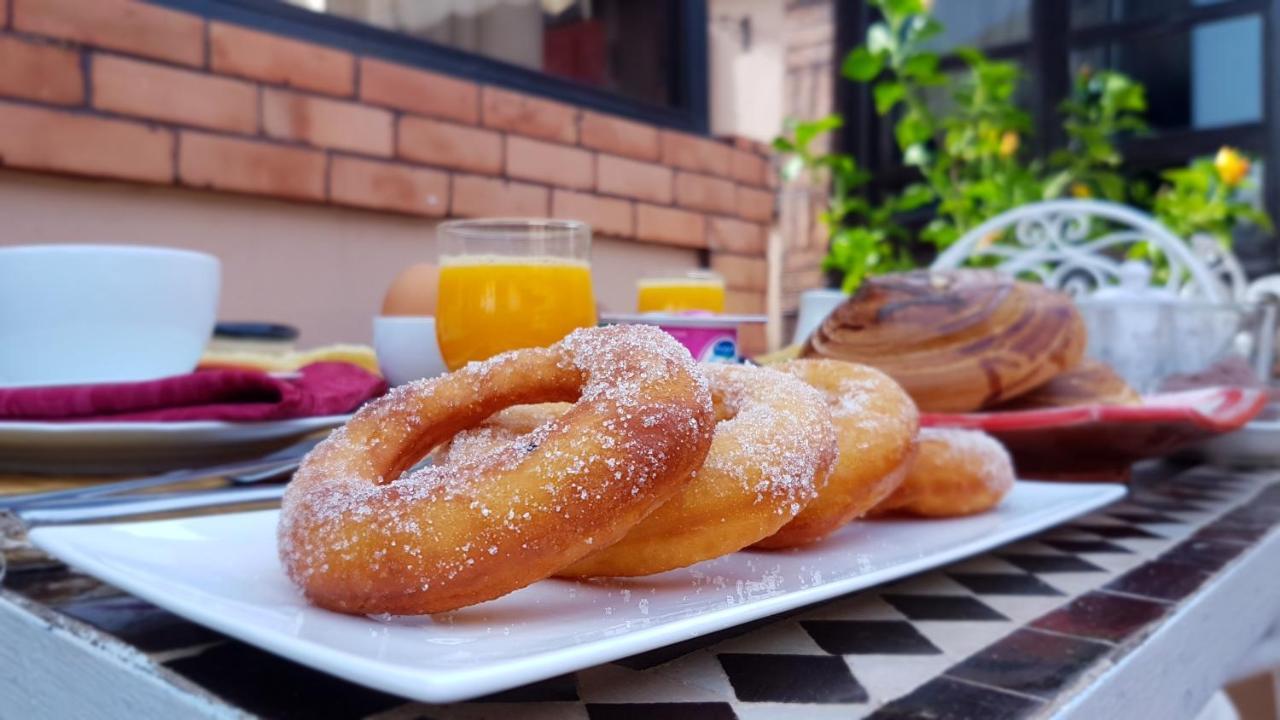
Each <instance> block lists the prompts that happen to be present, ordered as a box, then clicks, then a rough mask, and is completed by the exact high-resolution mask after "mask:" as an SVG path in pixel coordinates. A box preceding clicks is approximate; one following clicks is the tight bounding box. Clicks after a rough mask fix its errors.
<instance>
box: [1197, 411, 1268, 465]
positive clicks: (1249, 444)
mask: <svg viewBox="0 0 1280 720" xmlns="http://www.w3.org/2000/svg"><path fill="white" fill-rule="evenodd" d="M1193 452H1194V453H1195V454H1196V455H1199V456H1201V457H1204V458H1207V459H1208V460H1210V461H1212V462H1214V463H1218V464H1222V465H1235V466H1244V467H1271V468H1274V467H1280V420H1254V421H1253V422H1251V423H1248V424H1246V425H1245V426H1244V427H1242V428H1240V429H1239V430H1236V431H1235V432H1231V433H1227V434H1226V435H1219V436H1218V437H1215V438H1212V439H1209V440H1206V441H1205V442H1203V443H1201V444H1200V445H1197V446H1196V447H1195V448H1193Z"/></svg>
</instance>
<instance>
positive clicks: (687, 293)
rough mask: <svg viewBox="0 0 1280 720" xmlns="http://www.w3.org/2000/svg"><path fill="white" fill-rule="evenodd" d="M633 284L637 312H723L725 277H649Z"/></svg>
mask: <svg viewBox="0 0 1280 720" xmlns="http://www.w3.org/2000/svg"><path fill="white" fill-rule="evenodd" d="M636 288H637V291H638V292H637V296H636V312H642V313H647V312H683V311H686V310H705V311H707V312H714V313H720V312H724V280H722V279H720V278H718V277H696V276H695V277H670V278H650V279H645V280H641V281H640V282H638V283H636Z"/></svg>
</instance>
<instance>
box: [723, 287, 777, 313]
mask: <svg viewBox="0 0 1280 720" xmlns="http://www.w3.org/2000/svg"><path fill="white" fill-rule="evenodd" d="M767 297H768V296H767V295H765V293H763V292H752V291H749V290H726V291H725V294H724V311H725V312H727V313H734V314H741V315H762V314H764V313H765V311H766V305H767Z"/></svg>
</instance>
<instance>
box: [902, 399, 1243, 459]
mask: <svg viewBox="0 0 1280 720" xmlns="http://www.w3.org/2000/svg"><path fill="white" fill-rule="evenodd" d="M1266 404H1267V391H1266V390H1265V389H1262V388H1243V387H1214V388H1204V389H1201V390H1188V391H1185V392H1177V393H1165V394H1161V395H1149V396H1147V397H1145V398H1143V402H1142V404H1141V405H1078V406H1075V407H1063V408H1050V409H1046V410H1017V411H1011V412H989V413H964V414H947V413H925V414H924V417H923V418H922V423H923V424H924V425H926V426H933V427H961V428H975V429H979V430H985V431H987V432H988V433H990V434H992V435H994V436H995V437H997V438H999V440H1000V442H1002V443H1004V445H1005V447H1007V448H1009V452H1010V453H1011V454H1012V455H1013V459H1014V464H1015V465H1017V468H1018V474H1019V475H1020V476H1021V477H1026V478H1036V479H1051V480H1117V481H1124V480H1126V479H1128V476H1129V466H1130V465H1132V464H1133V463H1134V461H1136V460H1141V459H1143V458H1149V457H1157V456H1160V455H1167V454H1169V453H1171V452H1173V451H1175V450H1178V449H1180V448H1183V447H1185V446H1187V445H1190V444H1192V443H1196V442H1199V441H1201V440H1205V439H1208V438H1211V437H1213V436H1215V435H1221V434H1223V433H1229V432H1231V431H1233V430H1237V429H1239V428H1240V427H1242V426H1243V425H1244V424H1245V423H1247V422H1249V421H1250V420H1251V419H1253V417H1254V416H1256V415H1257V414H1258V413H1259V412H1261V411H1262V408H1263V407H1264V406H1265V405H1266Z"/></svg>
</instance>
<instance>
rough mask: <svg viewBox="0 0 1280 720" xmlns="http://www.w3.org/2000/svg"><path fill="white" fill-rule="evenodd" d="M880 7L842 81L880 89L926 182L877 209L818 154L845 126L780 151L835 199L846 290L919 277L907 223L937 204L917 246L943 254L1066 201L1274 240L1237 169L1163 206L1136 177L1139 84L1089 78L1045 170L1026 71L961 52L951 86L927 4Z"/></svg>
mask: <svg viewBox="0 0 1280 720" xmlns="http://www.w3.org/2000/svg"><path fill="white" fill-rule="evenodd" d="M871 2H872V4H873V5H875V6H876V7H877V8H878V9H879V10H880V13H881V16H882V18H881V20H880V21H879V22H876V23H874V24H873V25H872V26H871V27H870V28H868V30H867V35H866V41H865V42H864V43H863V44H862V45H860V46H858V47H857V48H854V50H852V51H851V52H850V53H849V55H848V57H846V58H845V61H844V63H843V65H842V67H841V72H842V74H843V75H844V76H845V77H846V78H848V79H850V80H853V81H855V82H859V83H866V84H869V85H870V86H871V91H872V97H873V98H874V101H875V108H876V112H877V114H879V115H880V116H882V117H887V118H892V120H893V130H894V138H895V140H896V143H897V146H898V149H899V150H900V152H901V154H902V159H903V163H904V164H906V165H908V166H911V167H914V168H916V169H917V170H918V171H919V174H920V177H919V180H918V181H916V182H913V183H911V184H909V185H907V186H906V187H905V188H903V189H902V190H901V191H900V192H897V193H889V194H885V195H883V196H882V197H880V198H879V199H877V200H876V201H872V200H871V199H870V198H868V197H867V195H866V193H865V189H866V186H867V184H868V183H869V181H870V179H871V178H870V175H869V174H868V173H867V172H866V171H865V170H862V169H861V168H860V167H859V166H858V163H857V161H856V160H855V159H854V158H853V157H851V156H849V155H846V154H841V153H832V152H816V151H814V150H813V149H812V146H813V145H814V143H815V142H816V141H817V140H818V139H819V138H822V137H823V136H824V135H826V134H828V133H830V132H831V131H832V130H835V129H836V128H839V127H840V126H841V124H842V119H841V118H840V117H839V116H837V115H832V116H828V117H825V118H821V119H819V120H815V121H809V122H796V123H791V124H789V126H788V129H787V132H786V133H785V134H784V135H783V136H781V137H779V138H777V139H776V140H775V141H774V147H775V148H776V149H777V150H778V151H779V152H781V153H782V154H783V155H784V157H785V158H786V159H785V161H784V163H783V166H782V167H783V176H784V179H787V180H791V179H794V178H796V177H798V176H800V175H801V174H805V173H809V174H811V175H812V176H814V177H815V178H816V179H817V181H818V182H819V183H827V186H828V187H829V188H830V195H829V197H828V202H827V207H826V209H825V210H824V212H823V213H822V215H821V221H822V222H823V223H824V225H825V226H826V227H827V230H828V233H829V236H830V242H831V245H830V252H829V253H828V255H827V257H826V259H825V261H824V263H823V268H824V269H826V270H836V271H839V272H841V273H843V282H842V287H843V288H844V289H845V290H846V291H852V290H853V289H855V288H856V287H857V286H858V285H859V284H860V283H861V282H862V279H863V278H864V277H865V276H866V275H867V274H875V273H883V272H891V271H893V270H898V269H902V268H906V267H911V266H912V264H913V262H914V260H913V258H912V256H911V255H910V254H909V253H908V252H907V251H906V246H907V245H908V242H907V241H909V240H910V239H911V237H912V235H911V233H909V232H908V231H907V230H906V229H905V228H904V227H903V225H902V224H901V222H900V218H901V217H902V215H903V214H905V213H909V212H911V211H913V210H917V209H920V208H923V207H925V206H932V211H933V212H932V219H931V220H929V222H928V223H927V224H926V225H925V226H924V228H923V229H921V230H920V231H919V233H918V234H917V236H916V237H918V238H919V239H920V240H922V241H925V242H928V243H931V244H933V245H934V246H936V247H937V248H938V249H943V248H946V247H947V246H949V245H951V244H952V243H954V242H955V241H956V240H957V239H958V238H960V237H961V236H962V235H963V234H964V233H965V232H967V231H969V230H971V229H972V228H974V227H975V226H977V225H979V224H981V223H982V222H983V221H985V220H987V219H989V218H991V217H993V216H995V215H997V214H999V213H1001V212H1004V211H1006V210H1009V209H1012V208H1014V207H1017V206H1019V205H1023V204H1025V203H1028V202H1034V201H1037V200H1046V199H1052V198H1056V197H1064V196H1072V197H1101V198H1105V199H1108V200H1112V201H1116V202H1126V201H1127V202H1132V203H1135V204H1138V205H1140V206H1143V207H1148V208H1149V209H1151V210H1152V212H1153V213H1154V214H1155V215H1156V216H1157V217H1158V218H1160V219H1161V220H1162V221H1165V222H1166V224H1168V225H1169V226H1170V227H1171V228H1172V229H1173V230H1174V231H1175V232H1176V233H1178V234H1180V235H1182V236H1183V237H1190V236H1191V235H1192V234H1194V233H1196V232H1209V233H1210V234H1213V235H1215V236H1216V237H1218V238H1219V239H1220V241H1222V242H1224V243H1229V241H1230V230H1231V228H1233V227H1235V226H1236V225H1239V224H1243V223H1256V224H1258V225H1261V226H1263V227H1267V228H1270V223H1269V221H1268V220H1267V218H1266V216H1265V214H1262V213H1260V212H1258V211H1256V210H1255V209H1254V208H1253V207H1252V206H1250V205H1248V204H1247V203H1244V202H1241V201H1239V200H1238V199H1237V198H1236V195H1235V190H1236V188H1237V187H1238V184H1239V183H1240V182H1241V178H1242V177H1243V175H1244V173H1243V172H1239V171H1238V166H1233V167H1234V169H1232V170H1231V172H1232V173H1233V175H1231V177H1232V178H1233V179H1234V180H1233V182H1230V183H1228V182H1226V181H1225V180H1224V179H1223V178H1224V177H1226V176H1224V175H1222V173H1221V171H1220V170H1219V169H1216V166H1215V165H1214V163H1213V162H1211V161H1208V160H1197V161H1194V162H1192V163H1191V164H1190V165H1189V166H1188V167H1187V168H1185V169H1179V170H1173V171H1169V172H1167V173H1165V175H1164V180H1165V182H1166V183H1167V184H1166V186H1165V187H1162V188H1161V190H1160V191H1159V192H1157V193H1155V194H1154V195H1153V194H1152V193H1151V192H1150V191H1149V190H1148V189H1147V188H1146V187H1145V186H1144V185H1142V184H1141V183H1135V182H1132V181H1130V180H1129V179H1128V178H1126V176H1125V174H1124V172H1123V157H1122V155H1121V153H1120V151H1119V149H1118V147H1117V145H1116V142H1117V139H1118V138H1119V137H1121V136H1123V135H1124V134H1126V133H1138V132H1143V131H1145V129H1146V123H1145V120H1144V115H1145V112H1146V97H1145V91H1144V89H1143V87H1142V85H1141V84H1139V83H1137V82H1135V81H1133V80H1132V79H1130V78H1128V77H1127V76H1125V75H1123V74H1121V73H1116V72H1107V71H1104V72H1092V71H1090V70H1087V69H1086V70H1083V71H1081V72H1080V73H1079V74H1078V75H1077V77H1076V80H1075V84H1074V86H1073V89H1072V94H1071V96H1070V97H1069V98H1068V99H1067V100H1066V101H1064V102H1063V103H1062V105H1061V107H1060V108H1059V113H1060V115H1061V117H1062V123H1063V134H1064V135H1065V137H1066V145H1065V147H1063V148H1060V149H1057V150H1055V151H1053V152H1051V153H1049V154H1048V156H1047V159H1046V160H1044V161H1041V160H1039V159H1036V158H1035V157H1032V156H1030V154H1029V153H1027V152H1026V149H1025V147H1024V143H1023V138H1025V137H1028V136H1029V134H1030V129H1031V121H1030V118H1029V117H1028V115H1027V113H1026V112H1024V111H1023V110H1022V109H1020V108H1019V107H1018V105H1017V97H1016V96H1017V90H1018V86H1019V83H1020V81H1021V74H1020V71H1019V69H1018V67H1017V66H1016V65H1014V64H1012V63H1008V62H1003V61H997V60H991V59H989V58H987V57H986V56H984V55H983V54H982V53H981V52H979V51H977V50H974V49H970V48H962V49H960V50H957V51H956V55H957V56H958V57H959V58H960V60H961V61H962V62H963V64H964V71H963V72H962V73H960V74H959V75H958V76H957V77H951V76H948V75H947V74H945V73H944V72H943V71H942V70H941V69H940V67H941V60H940V58H939V56H938V55H937V54H936V53H934V52H932V51H930V50H929V49H928V47H927V43H928V40H929V39H930V38H932V37H934V36H936V35H937V34H938V33H940V32H941V31H942V26H941V24H939V23H938V21H937V20H936V19H934V18H933V17H931V16H930V14H929V6H930V5H931V3H929V2H928V0H871ZM1237 157H1238V156H1237ZM1244 162H1245V169H1246V170H1247V161H1244ZM1001 239H1002V238H1001V237H999V236H993V237H991V238H985V239H984V242H992V243H994V242H1000V241H1001Z"/></svg>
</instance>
